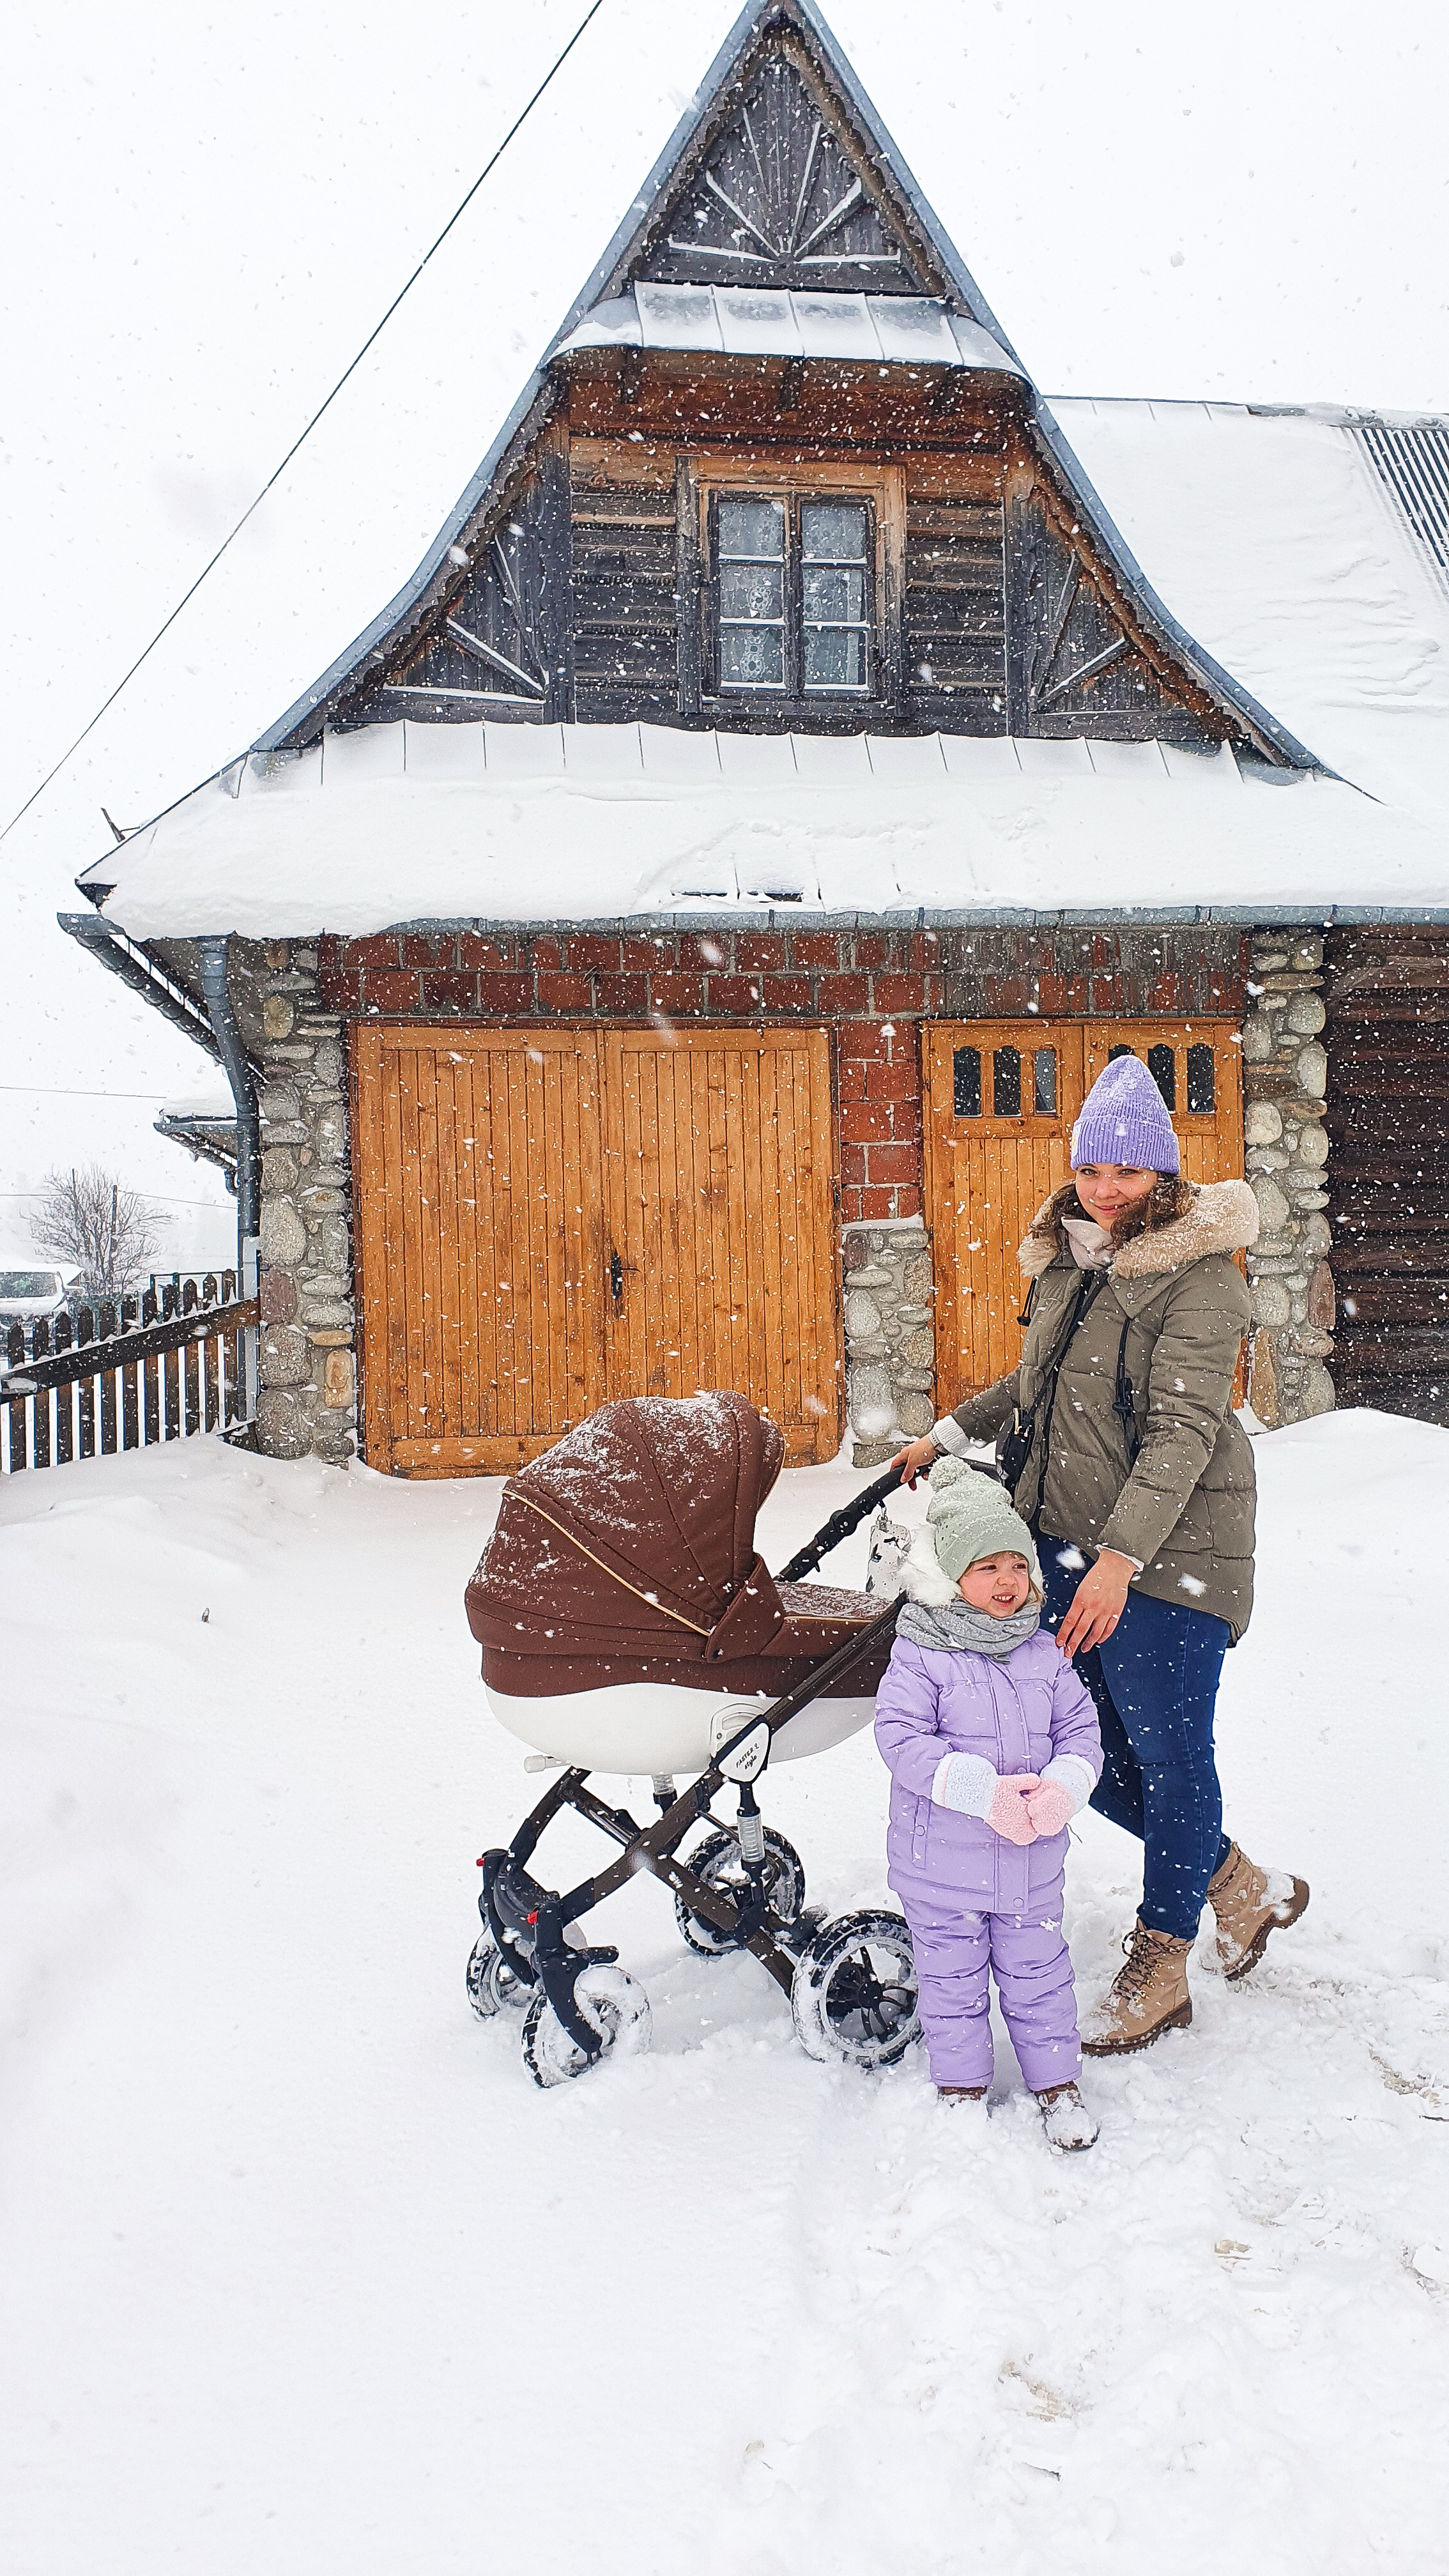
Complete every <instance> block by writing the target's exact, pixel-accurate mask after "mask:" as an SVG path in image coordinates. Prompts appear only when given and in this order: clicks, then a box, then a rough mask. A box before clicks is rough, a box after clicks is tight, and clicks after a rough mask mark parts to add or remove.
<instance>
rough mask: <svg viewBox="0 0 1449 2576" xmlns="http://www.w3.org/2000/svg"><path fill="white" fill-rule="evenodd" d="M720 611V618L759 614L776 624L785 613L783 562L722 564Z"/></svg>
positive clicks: (758, 615)
mask: <svg viewBox="0 0 1449 2576" xmlns="http://www.w3.org/2000/svg"><path fill="white" fill-rule="evenodd" d="M719 611H720V615H721V617H726V618H729V617H758V618H761V619H770V620H773V621H774V622H775V623H776V624H778V622H779V620H780V619H781V618H782V617H783V616H784V614H785V567H784V565H783V564H752V563H727V564H722V565H721V566H720V576H719Z"/></svg>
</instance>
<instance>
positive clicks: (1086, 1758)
mask: <svg viewBox="0 0 1449 2576" xmlns="http://www.w3.org/2000/svg"><path fill="white" fill-rule="evenodd" d="M875 1740H876V1742H877V1744H878V1745H879V1746H880V1749H881V1752H882V1753H883V1755H884V1756H885V1759H886V1762H887V1763H888V1764H889V1766H890V1771H891V1776H892V1782H893V1786H892V1789H891V1810H890V1827H889V1831H888V1833H887V1837H886V1858H887V1861H888V1863H889V1877H890V1884H891V1886H892V1887H893V1888H894V1889H895V1892H896V1894H897V1895H898V1896H899V1898H900V1900H901V1903H902V1905H903V1906H904V1908H905V1912H906V1920H907V1921H908V1923H909V1924H910V1927H911V1938H912V1941H913V1942H914V1945H915V1953H916V1968H917V1973H918V1975H919V1977H920V1982H921V2020H922V2023H923V2025H924V2028H925V2033H926V2046H927V2050H928V2052H929V2056H930V2062H931V2075H932V2079H933V2081H934V2082H935V2083H937V2084H961V2085H977V2084H989V2083H990V2081H991V2022H990V1996H989V1993H988V1988H987V1964H988V1961H989V1963H990V1965H991V1967H993V1968H994V1969H995V1971H996V1985H997V1992H998V1993H999V1995H1000V1997H1001V2009H1002V2012H1003V2014H1004V2016H1005V2019H1006V2026H1007V2028H1008V2030H1009V2031H1010V2033H1011V2037H1012V2041H1013V2044H1014V2046H1015V2049H1016V2054H1017V2057H1018V2058H1019V2060H1020V2062H1021V2071H1022V2074H1023V2075H1024V2076H1025V2078H1026V2081H1027V2084H1028V2085H1029V2087H1030V2089H1031V2091H1032V2092H1033V2093H1042V2092H1045V2091H1046V2090H1047V2089H1048V2088H1049V2087H1050V2086H1052V2085H1054V2084H1069V2083H1071V2082H1072V2080H1073V2078H1074V2077H1075V2076H1076V2075H1078V2074H1079V2073H1080V2071H1081V2047H1080V2043H1079V2041H1078V2038H1077V2004H1076V1991H1075V1988H1074V1986H1073V1982H1072V1962H1071V1956H1070V1953H1069V1952H1068V1949H1067V1945H1066V1942H1065V1940H1064V1939H1063V1937H1062V1874H1063V1869H1064V1866H1065V1862H1066V1856H1067V1835H1066V1833H1065V1832H1062V1833H1059V1834H1051V1835H1047V1836H1044V1837H1042V1838H1041V1839H1039V1840H1038V1841H1036V1842H1033V1843H1024V1844H1023V1843H1009V1842H1007V1840H1006V1839H1005V1837H1004V1835H1001V1834H998V1833H996V1832H994V1831H993V1829H992V1827H991V1826H990V1825H988V1824H987V1823H986V1822H985V1820H984V1819H983V1818H981V1817H978V1816H968V1815H961V1814H958V1813H957V1812H956V1810H955V1809H953V1808H951V1807H943V1806H936V1805H934V1804H933V1802H932V1798H931V1788H932V1783H933V1782H934V1780H935V1778H936V1775H937V1772H938V1770H939V1769H940V1766H941V1763H942V1758H943V1756H945V1755H947V1754H950V1753H974V1754H978V1755H984V1756H985V1758H986V1760H987V1761H988V1762H989V1763H990V1764H991V1766H992V1768H993V1770H995V1771H996V1772H997V1773H999V1774H1000V1776H1001V1777H1002V1778H1006V1777H1008V1776H1010V1775H1011V1774H1013V1773H1018V1772H1023V1771H1035V1772H1037V1773H1040V1772H1041V1771H1043V1770H1044V1769H1045V1767H1046V1765H1047V1763H1048V1762H1049V1761H1050V1760H1051V1759H1052V1757H1053V1755H1054V1754H1058V1753H1072V1754H1076V1755H1077V1756H1078V1758H1079V1759H1080V1760H1081V1761H1083V1762H1085V1763H1087V1764H1088V1765H1089V1766H1090V1769H1091V1772H1092V1776H1093V1778H1094V1779H1095V1778H1096V1777H1097V1776H1098V1775H1099V1774H1100V1771H1101V1768H1102V1743H1101V1737H1100V1735H1099V1733H1098V1731H1097V1715H1096V1710H1095V1709H1094V1707H1093V1705H1092V1702H1091V1700H1090V1699H1089V1698H1088V1696H1087V1693H1086V1691H1085V1690H1084V1688H1083V1686H1082V1684H1081V1682H1080V1681H1079V1680H1078V1678H1077V1675H1076V1674H1075V1672H1074V1671H1073V1670H1072V1667H1071V1665H1070V1664H1069V1663H1067V1662H1066V1661H1064V1659H1063V1658H1062V1656H1061V1655H1059V1654H1058V1652H1057V1650H1056V1647H1055V1645H1054V1644H1053V1642H1052V1640H1051V1638H1050V1637H1049V1636H1047V1635H1046V1634H1045V1633H1044V1632H1043V1631H1042V1630H1038V1632H1037V1634H1036V1635H1035V1636H1034V1637H1028V1638H1027V1640H1026V1642H1025V1644H1024V1645H1021V1646H1018V1647H1017V1648H1016V1650H1015V1652H1014V1653H1013V1654H1011V1655H1009V1656H1007V1657H1006V1658H1005V1660H1004V1661H1002V1662H996V1661H994V1660H993V1659H992V1658H991V1657H990V1656H989V1655H974V1654H971V1653H969V1652H966V1651H954V1650H953V1651H947V1650H945V1649H939V1650H938V1649H936V1648H932V1647H926V1646H917V1645H913V1644H912V1643H911V1642H910V1641H909V1639H907V1638H904V1637H898V1638H897V1639H896V1642H895V1645H894V1647H893V1649H892V1651H891V1659H890V1663H889V1665H888V1666H887V1668H886V1675H885V1679H884V1681H883V1682H882V1683H881V1686H880V1689H879V1691H878V1692H877V1693H876V1703H875Z"/></svg>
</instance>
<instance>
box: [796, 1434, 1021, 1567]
mask: <svg viewBox="0 0 1449 2576" xmlns="http://www.w3.org/2000/svg"><path fill="white" fill-rule="evenodd" d="M966 1464H967V1465H968V1466H969V1467H971V1468H973V1469H974V1472H975V1473H976V1474H977V1475H978V1476H985V1477H987V1478H988V1479H989V1481H990V1482H991V1483H992V1484H993V1485H994V1484H997V1483H998V1482H999V1481H1000V1480H999V1478H998V1477H997V1476H996V1475H995V1473H994V1472H993V1470H992V1469H991V1468H990V1467H978V1466H977V1465H976V1461H975V1460H974V1459H968V1460H967V1461H966ZM930 1472H931V1470H930V1468H929V1467H922V1468H921V1470H920V1473H921V1474H922V1475H923V1476H929V1474H930ZM905 1475H906V1471H905V1469H904V1467H888V1468H887V1469H886V1472H885V1474H884V1475H883V1476H878V1477H877V1478H876V1481H875V1483H874V1484H873V1485H867V1487H866V1489H865V1492H864V1493H863V1494H857V1495H856V1497H855V1500H854V1502H851V1503H842V1504H841V1507H840V1509H839V1511H838V1512H832V1513H831V1515H830V1518H829V1520H828V1521H826V1522H825V1523H824V1525H823V1527H822V1528H820V1529H818V1530H817V1531H816V1533H815V1536H814V1537H813V1538H811V1539H807V1540H806V1542H805V1545H804V1546H803V1547H801V1548H797V1549H796V1551H795V1554H794V1555H793V1556H792V1557H791V1559H790V1562H789V1564H788V1565H785V1566H782V1567H781V1569H780V1572H779V1573H778V1574H777V1575H776V1577H775V1581H776V1582H777V1583H800V1582H803V1580H804V1578H805V1576H806V1575H807V1574H813V1573H814V1571H815V1568H816V1566H817V1565H818V1564H819V1563H820V1561H821V1558H822V1557H826V1556H829V1554H830V1552H831V1549H832V1548H836V1547H839V1545H840V1543H841V1541H842V1539H847V1538H849V1537H850V1536H851V1534H852V1532H853V1531H855V1530H858V1529H859V1527H860V1524H861V1522H862V1521H863V1520H864V1519H865V1518H866V1516H867V1514H868V1513H870V1512H873V1511H874V1510H875V1508H876V1506H877V1504H878V1503H883V1502H884V1501H885V1498H886V1496H887V1494H893V1493H894V1492H895V1490H896V1487H897V1486H898V1485H901V1484H904V1482H905Z"/></svg>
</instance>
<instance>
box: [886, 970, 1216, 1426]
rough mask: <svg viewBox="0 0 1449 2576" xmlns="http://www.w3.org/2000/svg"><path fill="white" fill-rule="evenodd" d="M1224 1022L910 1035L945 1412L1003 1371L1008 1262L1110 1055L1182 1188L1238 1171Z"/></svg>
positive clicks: (1012, 1274) (1009, 1300)
mask: <svg viewBox="0 0 1449 2576" xmlns="http://www.w3.org/2000/svg"><path fill="white" fill-rule="evenodd" d="M1239 1034H1240V1033H1239V1030H1238V1025H1237V1023H1236V1021H1233V1020H1195V1021H1190V1022H1189V1021H1186V1020H1088V1021H1062V1020H1038V1019H1032V1020H1012V1021H983V1020H969V1021H962V1022H960V1023H959V1024H956V1025H947V1024H945V1023H943V1022H936V1023H935V1024H933V1025H928V1026H927V1027H926V1028H925V1030H924V1031H923V1033H922V1047H923V1054H924V1062H923V1085H924V1094H925V1108H926V1119H925V1127H926V1191H927V1204H928V1206H929V1208H930V1212H931V1216H930V1222H931V1228H932V1235H933V1240H934V1245H935V1261H936V1299H937V1324H936V1395H937V1402H938V1404H939V1406H940V1408H941V1410H942V1411H943V1412H945V1411H947V1410H949V1408H950V1407H951V1406H952V1405H953V1404H959V1403H961V1401H962V1399H963V1398H964V1397H965V1396H968V1395H972V1394H975V1393H976V1392H977V1391H978V1390H979V1389H980V1388H981V1387H983V1386H990V1385H991V1384H992V1383H993V1381H994V1380H995V1379H996V1378H998V1377H1003V1376H1005V1375H1007V1374H1008V1373H1009V1371H1010V1370H1012V1369H1014V1368H1015V1366H1016V1363H1017V1359H1018V1357H1019V1356H1020V1350H1021V1332H1020V1327H1019V1323H1018V1317H1019V1315H1020V1312H1021V1308H1022V1305H1023V1302H1024V1299H1025V1282H1024V1280H1023V1278H1022V1274H1021V1271H1020V1270H1019V1268H1018V1266H1017V1259H1016V1250H1017V1245H1018V1244H1019V1243H1020V1241H1021V1238H1022V1236H1023V1235H1024V1234H1025V1232H1026V1229H1027V1227H1028V1226H1029V1225H1030V1223H1031V1220H1032V1218H1033V1216H1034V1215H1035V1213H1036V1210H1037V1209H1038V1207H1039V1206H1040V1205H1041V1202H1042V1200H1043V1199H1044V1198H1046V1197H1048V1196H1049V1195H1050V1193H1051V1192H1052V1191H1053V1190H1054V1189H1056V1188H1057V1186H1058V1185H1059V1183H1060V1182H1062V1181H1064V1180H1065V1179H1066V1177H1067V1175H1068V1172H1069V1171H1070V1169H1071V1131H1072V1122H1073V1120H1074V1119H1075V1117H1076V1115H1077V1112H1078V1110H1079V1109H1080V1107H1081V1105H1082V1101H1083V1100H1084V1098H1085V1097H1086V1094H1087V1092H1088V1091H1089V1090H1090V1089H1091V1087H1092V1084H1093V1083H1094V1082H1095V1081H1096V1079H1097V1076H1098V1074H1099V1073H1101V1072H1102V1071H1103V1069H1104V1067H1105V1066H1106V1065H1107V1064H1108V1063H1109V1061H1110V1060H1111V1058H1112V1057H1113V1056H1115V1055H1123V1054H1131V1055H1137V1056H1140V1057H1141V1058H1142V1060H1143V1061H1144V1062H1145V1064H1146V1065H1147V1067H1148V1070H1149V1071H1150V1072H1151V1074H1152V1075H1153V1078H1154V1080H1155V1081H1156V1082H1157V1084H1158V1087H1159V1089H1160V1090H1161V1092H1162V1094H1163V1097H1164V1099H1165V1100H1166V1102H1167V1105H1168V1107H1169V1108H1170V1110H1171V1111H1172V1122H1173V1126H1174V1129H1175V1131H1176V1134H1177V1138H1178V1143H1179V1145H1180V1148H1181V1152H1182V1168H1183V1171H1184V1173H1185V1174H1186V1176H1187V1178H1188V1179H1189V1180H1191V1181H1219V1180H1230V1179H1235V1178H1237V1177H1239V1176H1240V1175H1241V1173H1242V1169H1243V1069H1242V1048H1241V1045H1240V1044H1239Z"/></svg>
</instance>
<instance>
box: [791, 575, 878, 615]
mask: <svg viewBox="0 0 1449 2576" xmlns="http://www.w3.org/2000/svg"><path fill="white" fill-rule="evenodd" d="M805 614H806V616H807V617H818V618H831V619H842V620H844V621H845V623H846V624H848V625H852V626H858V625H859V624H860V622H861V620H862V618H863V617H864V615H865V574H864V573H863V572H861V571H858V570H855V569H853V568H852V567H851V566H850V565H848V564H807V565H806V567H805Z"/></svg>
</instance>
